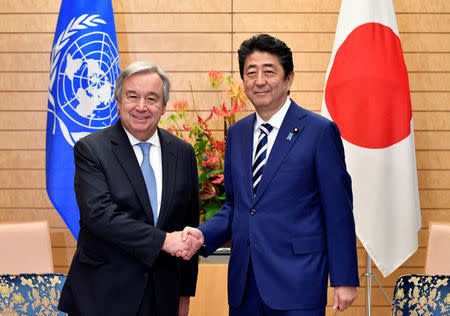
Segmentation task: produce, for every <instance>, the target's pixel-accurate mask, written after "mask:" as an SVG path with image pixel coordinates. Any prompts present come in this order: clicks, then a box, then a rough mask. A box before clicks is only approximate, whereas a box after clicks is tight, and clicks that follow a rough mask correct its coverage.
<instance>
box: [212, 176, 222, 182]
mask: <svg viewBox="0 0 450 316" xmlns="http://www.w3.org/2000/svg"><path fill="white" fill-rule="evenodd" d="M214 177H216V179H214V180H211V183H214V184H221V183H222V182H223V174H217V175H215V176H214Z"/></svg>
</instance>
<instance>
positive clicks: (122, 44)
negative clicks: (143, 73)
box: [0, 0, 450, 316]
mask: <svg viewBox="0 0 450 316" xmlns="http://www.w3.org/2000/svg"><path fill="white" fill-rule="evenodd" d="M59 6H60V0H49V1H34V0H21V1H10V0H0V15H1V19H0V100H1V101H0V221H30V220H42V219H44V220H45V219H46V220H48V221H49V224H50V235H51V241H52V247H53V256H54V266H55V271H57V272H63V273H66V272H67V269H68V266H69V264H70V261H71V258H72V255H73V253H74V251H75V246H76V243H75V240H74V238H73V237H72V235H71V233H70V231H69V230H68V229H67V227H66V225H65V223H64V222H63V220H62V219H61V217H60V216H59V215H58V213H57V212H56V210H55V209H54V208H53V206H52V204H51V202H50V201H49V199H48V197H47V194H46V190H45V129H46V116H47V112H46V110H47V91H48V82H49V74H48V71H49V58H50V56H49V55H50V50H51V47H52V42H53V36H54V34H53V32H54V29H55V27H56V21H57V17H58V11H59ZM339 6H340V0H326V1H316V0H280V1H276V2H274V1H273V0H210V1H204V0H188V1H179V0H157V1H150V2H148V1H144V0H113V7H114V11H115V20H116V29H117V39H118V46H119V53H120V61H121V65H122V67H124V66H126V65H128V64H129V63H131V62H132V61H135V60H141V59H145V60H151V61H154V62H156V63H157V64H159V65H160V66H161V67H162V68H163V69H165V70H166V71H167V73H168V74H169V77H170V78H171V80H172V84H173V93H172V94H171V101H170V102H169V104H168V108H167V109H168V112H169V113H168V114H170V113H171V112H172V111H173V102H175V101H177V100H187V101H188V102H189V104H190V106H192V94H191V91H190V85H192V88H193V90H194V97H195V99H196V104H197V110H198V111H199V113H200V115H201V116H203V117H205V116H206V115H208V113H209V111H210V110H211V105H213V104H216V103H217V101H216V94H215V92H214V91H213V90H212V89H211V88H209V82H208V72H209V70H211V69H214V70H220V71H222V72H224V75H225V76H226V75H228V74H231V75H232V76H233V78H235V79H236V80H237V81H238V82H239V81H240V79H239V72H238V64H237V54H236V50H237V49H238V47H239V45H240V43H241V42H242V41H243V40H245V39H247V38H248V37H250V36H251V35H253V34H257V33H263V32H264V33H271V34H272V35H274V36H276V37H279V38H280V39H282V40H284V41H285V42H286V43H287V44H288V45H289V46H290V47H291V48H292V50H293V53H294V62H295V71H296V74H295V80H294V86H293V89H292V94H291V96H292V98H294V99H295V100H296V101H297V102H298V103H299V104H301V105H302V106H304V107H305V108H307V109H309V110H312V111H315V112H317V113H319V112H320V108H321V104H322V91H323V85H324V80H325V74H326V70H327V67H328V62H329V57H330V53H331V49H332V46H333V40H334V32H335V28H336V22H337V17H338V13H339ZM394 6H395V8H396V10H397V21H398V28H399V32H400V38H401V41H402V47H403V50H404V58H405V62H406V65H407V68H408V70H409V80H410V89H411V103H412V108H413V118H414V128H415V145H416V159H417V168H418V181H419V187H420V191H419V194H420V203H421V208H422V210H421V211H422V228H421V230H420V231H419V249H418V251H417V252H416V253H415V254H414V255H413V256H412V257H411V258H410V259H408V260H407V261H406V262H405V263H404V264H403V265H402V266H401V267H400V268H399V269H397V270H396V271H395V272H394V273H392V274H391V275H390V276H388V277H387V278H383V277H382V276H381V274H380V273H379V271H378V269H376V267H373V271H374V273H375V275H376V276H377V277H378V278H379V280H380V282H381V283H382V284H383V286H384V287H385V289H386V290H387V292H388V294H389V295H390V296H392V291H393V286H394V283H395V280H396V279H397V278H398V277H399V276H400V275H402V274H407V273H422V272H423V268H424V260H425V253H426V247H427V240H428V231H427V227H428V223H429V222H430V221H450V123H449V122H450V31H449V26H450V2H448V1H442V0H429V1H422V0H394ZM251 111H252V107H251V105H248V106H247V107H246V108H245V113H243V114H240V117H242V116H244V115H247V114H249V113H251ZM188 115H189V117H193V115H194V113H189V114H188ZM211 126H212V128H213V129H214V131H213V133H214V134H215V135H221V134H222V133H223V131H222V130H221V126H222V125H221V122H220V120H215V121H213V122H212V124H211ZM380 229H382V228H380ZM357 245H358V256H359V266H360V268H359V270H360V271H359V272H360V273H361V274H363V273H364V272H365V258H366V254H365V251H364V248H363V247H362V245H361V243H360V242H359V241H358V244H357ZM213 279H214V280H215V281H212V280H213ZM225 281H226V266H225V265H222V266H220V265H212V266H202V267H201V274H200V277H199V287H200V288H201V291H204V292H199V295H198V297H197V298H196V299H194V300H193V302H192V306H191V314H192V315H196V316H197V315H198V316H203V315H211V312H210V311H211V310H217V309H218V310H220V311H221V312H223V314H224V315H226V312H227V306H226V291H225ZM364 287H365V284H364V282H363V283H362V286H361V288H360V289H359V290H358V291H359V295H360V297H359V298H358V300H357V301H356V302H355V304H354V306H353V307H351V308H350V309H349V310H348V311H346V313H345V315H354V316H356V315H358V316H359V315H363V314H364V304H365V293H364V290H365V288H364ZM213 292H214V297H213V298H211V293H213ZM331 294H332V289H329V304H330V303H331V299H332V296H331ZM206 297H208V298H211V300H208V299H206ZM372 298H373V309H372V312H373V313H374V314H375V315H377V316H378V315H380V316H384V315H386V316H387V315H390V309H389V307H388V306H387V302H386V300H385V298H384V297H383V295H382V293H381V291H380V290H379V289H377V288H375V286H374V289H373V295H372ZM211 308H213V309H211ZM214 315H219V314H217V312H215V313H214ZM327 315H332V311H331V310H330V308H328V309H327Z"/></svg>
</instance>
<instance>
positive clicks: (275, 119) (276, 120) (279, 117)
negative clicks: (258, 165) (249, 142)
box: [252, 97, 291, 162]
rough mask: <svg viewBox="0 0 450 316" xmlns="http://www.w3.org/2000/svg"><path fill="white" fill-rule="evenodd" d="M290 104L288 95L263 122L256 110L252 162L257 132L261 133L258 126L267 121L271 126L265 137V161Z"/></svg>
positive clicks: (256, 143) (257, 136)
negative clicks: (278, 107)
mask: <svg viewBox="0 0 450 316" xmlns="http://www.w3.org/2000/svg"><path fill="white" fill-rule="evenodd" d="M290 105H291V99H289V97H288V98H287V99H286V102H285V103H284V105H283V106H282V107H281V108H280V109H279V110H278V112H277V113H275V114H274V115H272V117H271V118H270V119H269V120H268V121H267V122H265V121H264V120H263V119H262V118H261V117H260V116H259V115H258V112H256V120H255V126H254V127H253V156H252V157H253V162H254V161H255V153H256V146H257V145H258V138H259V134H260V133H261V131H260V129H259V127H260V126H261V125H262V124H264V123H269V124H270V125H272V127H273V129H272V131H271V132H270V133H269V136H268V137H267V152H266V161H267V159H269V154H270V151H271V150H272V147H273V143H274V142H275V139H276V138H277V135H278V131H279V130H280V127H281V124H282V123H283V120H284V117H285V116H286V113H287V111H288V109H289V106H290Z"/></svg>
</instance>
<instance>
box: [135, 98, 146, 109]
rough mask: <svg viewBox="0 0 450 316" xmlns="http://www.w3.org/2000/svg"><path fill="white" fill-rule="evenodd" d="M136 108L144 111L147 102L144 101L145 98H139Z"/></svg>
mask: <svg viewBox="0 0 450 316" xmlns="http://www.w3.org/2000/svg"><path fill="white" fill-rule="evenodd" d="M136 108H137V109H138V111H145V109H146V108H147V104H146V103H145V98H139V99H138V102H137V105H136Z"/></svg>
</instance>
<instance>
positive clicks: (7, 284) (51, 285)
mask: <svg viewBox="0 0 450 316" xmlns="http://www.w3.org/2000/svg"><path fill="white" fill-rule="evenodd" d="M65 281H66V276H65V275H64V274H57V273H42V274H26V273H24V274H17V275H12V274H0V315H20V316H22V315H30V316H31V315H52V316H56V315H66V314H65V313H63V312H60V311H58V308H57V307H58V302H59V297H60V295H61V290H62V287H63V285H64V282H65Z"/></svg>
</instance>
